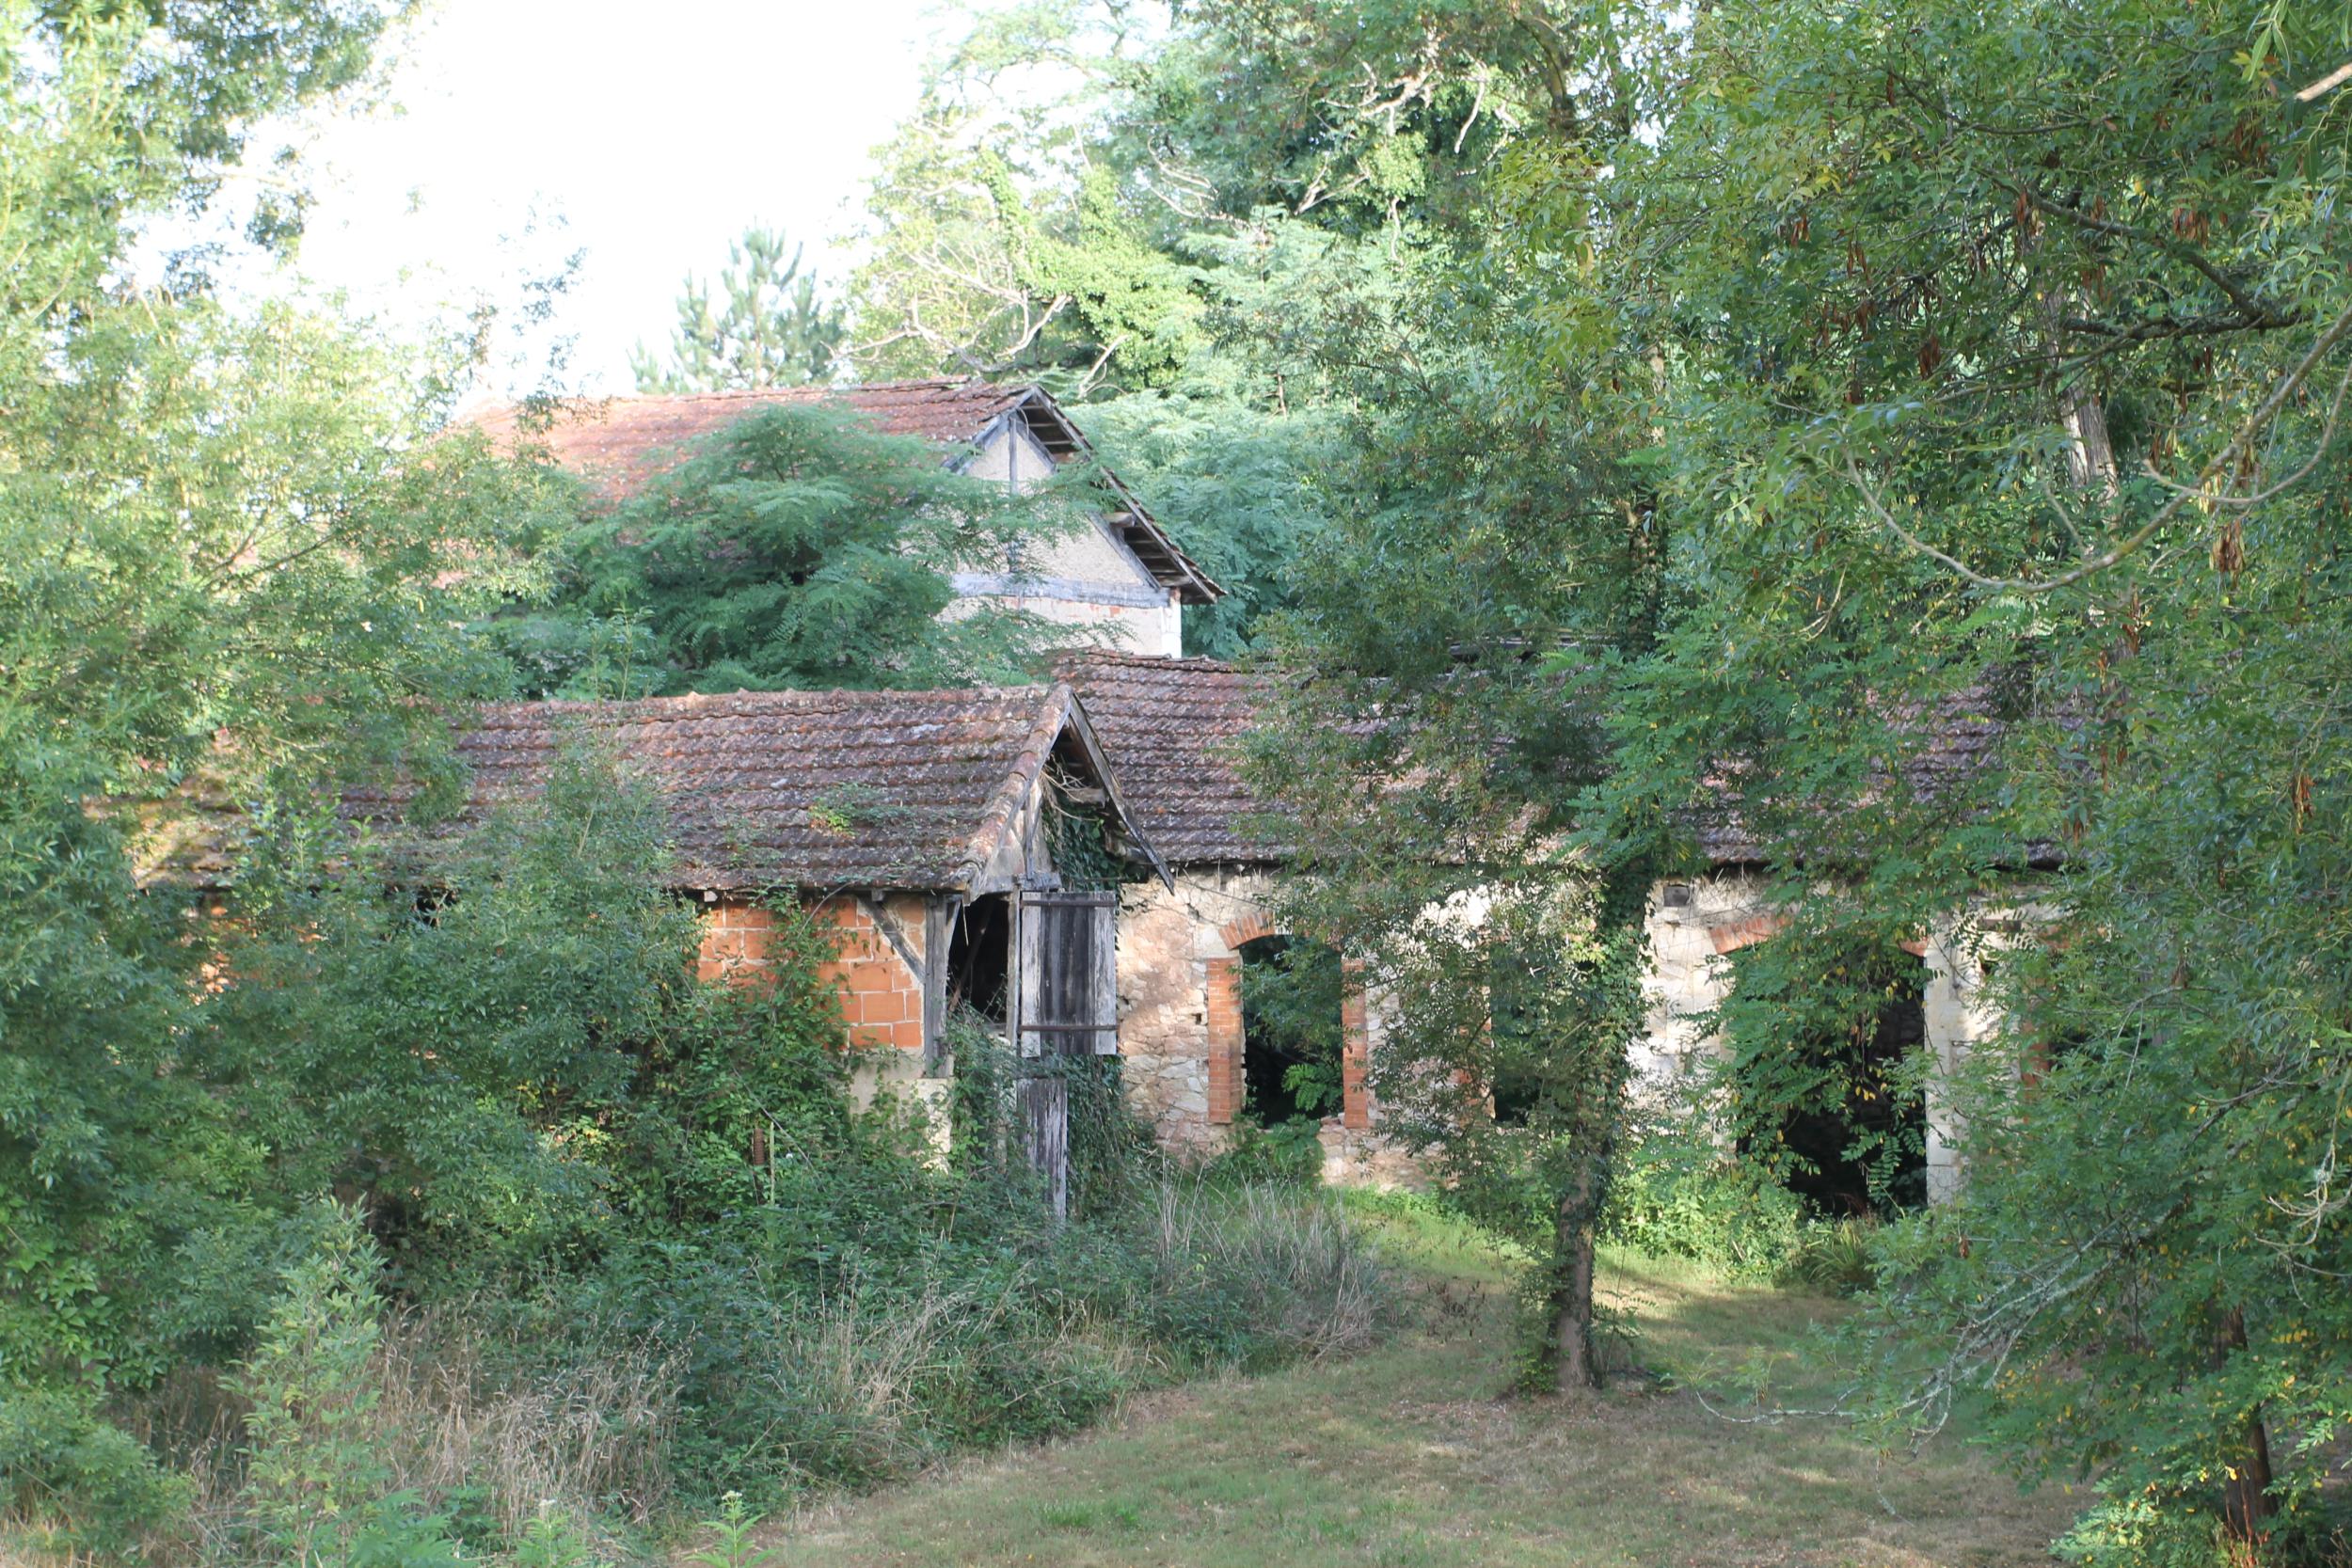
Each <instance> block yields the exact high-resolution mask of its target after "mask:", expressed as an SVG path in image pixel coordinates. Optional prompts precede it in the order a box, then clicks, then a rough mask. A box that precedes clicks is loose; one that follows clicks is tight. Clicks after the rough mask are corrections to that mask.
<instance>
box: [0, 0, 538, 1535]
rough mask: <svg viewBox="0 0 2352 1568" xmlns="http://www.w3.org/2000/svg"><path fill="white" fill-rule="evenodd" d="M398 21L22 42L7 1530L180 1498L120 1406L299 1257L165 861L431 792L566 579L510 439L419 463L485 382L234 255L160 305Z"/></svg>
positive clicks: (0, 1189) (5, 463)
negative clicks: (501, 635)
mask: <svg viewBox="0 0 2352 1568" xmlns="http://www.w3.org/2000/svg"><path fill="white" fill-rule="evenodd" d="M387 16H388V11H387V9H386V8H378V7H374V6H372V5H366V4H358V5H349V6H339V7H335V8H326V9H322V8H314V7H308V6H294V5H278V4H265V3H256V4H238V5H230V6H213V7H186V6H179V7H152V8H150V7H130V8H109V7H75V6H64V7H60V6H43V7H34V6H22V5H20V6H12V7H9V8H7V9H6V10H5V11H0V35H4V36H0V123H4V124H5V125H6V127H7V131H6V136H5V139H6V142H7V147H8V155H7V157H6V159H5V161H0V248H4V249H5V250H6V252H7V254H8V257H9V282H8V289H7V290H6V292H5V297H0V404H5V406H6V407H7V408H8V420H6V428H5V430H0V541H5V547H0V1227H5V1230H6V1234H7V1236H8V1243H7V1245H6V1249H5V1252H0V1402H6V1404H7V1406H8V1411H9V1424H10V1427H11V1430H14V1431H17V1432H19V1433H21V1434H22V1437H21V1440H18V1441H12V1442H11V1443H10V1444H9V1445H8V1447H9V1452H8V1459H7V1465H6V1473H5V1476H0V1497H5V1498H6V1499H7V1500H8V1502H9V1503H10V1504H12V1505H15V1504H31V1505H38V1501H39V1499H40V1498H42V1497H46V1496H49V1495H50V1489H51V1488H52V1487H53V1486H54V1487H62V1488H64V1489H65V1495H67V1496H83V1497H89V1498H93V1499H96V1500H95V1501H94V1503H93V1509H94V1517H95V1518H96V1519H97V1520H98V1521H99V1526H100V1528H113V1527H114V1526H115V1525H116V1524H122V1525H124V1528H127V1520H126V1519H125V1518H124V1515H126V1514H127V1513H133V1512H137V1511H139V1510H142V1509H145V1508H148V1507H149V1506H152V1507H154V1508H156V1509H161V1508H163V1507H164V1506H165V1505H166V1504H167V1502H168V1501H169V1497H168V1496H167V1494H168V1493H169V1491H170V1490H171V1489H170V1488H168V1487H167V1486H165V1485H162V1484H160V1483H159V1482H157V1481H155V1480H154V1479H153V1478H152V1477H151V1476H150V1475H148V1474H147V1473H146V1466H145V1465H144V1464H143V1462H141V1461H140V1460H139V1459H138V1457H137V1456H136V1454H135V1451H134V1450H133V1449H131V1448H130V1447H129V1445H127V1444H126V1443H124V1442H121V1441H118V1440H117V1439H116V1438H115V1437H113V1436H110V1435H109V1434H108V1433H107V1432H106V1431H105V1430H104V1427H103V1423H102V1422H101V1421H100V1418H99V1417H98V1415H97V1412H98V1410H99V1408H100V1407H101V1405H102V1403H103V1402H104V1401H105V1400H106V1399H107V1398H108V1397H109V1396H110V1395H112V1394H115V1393H117V1392H120V1391H124V1390H129V1389H135V1388H138V1387H140V1386H144V1385H147V1384H149V1383H151V1382H152V1381H153V1380H154V1379H156V1378H157V1377H158V1376H159V1375H160V1374H161V1373H162V1372H163V1371H164V1370H167V1368H168V1367H170V1366H171V1365H173V1364H174V1363H175V1362H176V1361H177V1360H178V1359H179V1358H180V1357H181V1356H182V1355H183V1354H187V1353H188V1351H189V1350H190V1349H191V1347H195V1346H200V1345H204V1344H207V1343H210V1342H212V1341H213V1339H214V1337H215V1335H217V1334H220V1333H223V1332H227V1333H229V1334H230V1335H231V1336H233V1335H234V1334H235V1333H237V1332H241V1331H242V1328H243V1327H244V1326H246V1325H248V1324H249V1323H250V1320H251V1313H252V1306H251V1294H252V1281H253V1278H254V1277H255V1275H254V1274H253V1273H252V1272H251V1271H250V1265H251V1264H252V1263H253V1261H254V1259H255V1258H256V1256H257V1254H259V1253H262V1252H265V1251H266V1250H267V1249H266V1246H265V1245H263V1244H262V1243H260V1242H259V1241H257V1240H256V1238H257V1237H258V1236H260V1235H261V1234H262V1233H263V1232H265V1231H266V1230H267V1228H268V1216H267V1215H266V1214H258V1215H257V1213H256V1212H255V1210H254V1205H253V1203H252V1196H253V1193H254V1188H255V1182H256V1180H257V1177H258V1173H259V1170H260V1168H261V1166H262V1164H263V1163H264V1161H265V1159H266V1156H267V1151H266V1150H265V1149H264V1148H263V1147H262V1145H261V1144H260V1143H259V1142H258V1141H257V1140H256V1139H255V1138H254V1137H253V1136H252V1134H251V1133H250V1132H249V1130H248V1129H247V1128H246V1126H244V1125H243V1123H242V1114H243V1112H244V1111H245V1110H246V1109H248V1108H249V1107H250V1106H251V1105H252V1104H254V1103H260V1104H262V1105H266V1104H267V1102H268V1099H267V1093H266V1092H265V1093H264V1094H263V1096H262V1098H261V1099H260V1100H259V1101H246V1100H244V1099H242V1098H241V1097H240V1096H239V1095H237V1094H235V1093H226V1092H220V1091H219V1090H218V1089H217V1088H216V1086H215V1085H213V1084H211V1083H210V1082H209V1081H208V1072H207V1069H206V1065H205V1063H204V1062H203V1061H202V1060H201V1059H200V1053H198V1052H197V1051H196V1050H195V1047H196V1046H197V1044H198V1042H199V1039H200V1037H201V1036H202V1032H203V1031H202V1027H201V1017H200V1008H199V1006H198V1004H197V987H196V985H195V983H194V982H195V981H196V980H197V978H198V971H199V967H200V966H201V965H202V964H203V963H204V962H205V961H206V960H207V959H208V958H211V957H212V956H213V955H212V953H211V951H210V950H209V947H208V945H207V944H206V943H203V942H198V941H193V940H191V932H192V927H191V924H190V922H189V920H188V918H187V915H188V913H189V911H187V910H186V909H185V908H184V906H183V903H182V902H181V900H179V899H177V898H176V897H174V896H173V895H171V894H169V893H168V892H167V891H160V890H159V891H157V892H154V893H146V894H143V893H142V892H141V891H140V885H139V881H138V879H137V878H136V877H135V875H134V867H135V865H136V866H140V867H143V868H144V869H146V870H147V871H150V872H152V871H155V870H157V869H169V868H170V867H171V863H173V862H174V861H175V859H176V858H184V856H183V855H181V856H176V855H175V851H182V852H184V851H186V850H187V849H188V848H189V847H190V846H191V844H192V843H193V842H196V841H200V840H202V839H204V838H206V837H208V836H210V835H211V833H212V832H215V831H216V830H218V829H220V828H222V827H223V826H224V825H225V823H226V820H227V819H228V818H229V817H230V815H231V812H232V811H233V809H234V808H236V807H244V808H246V809H247V811H248V812H249V814H250V816H251V817H252V818H254V819H259V820H267V819H270V818H271V817H272V816H289V815H290V816H296V817H298V816H301V815H302V813H303V812H304V810H305V809H306V805H305V803H307V802H309V801H311V800H315V799H316V790H317V789H318V787H319V785H320V784H322V782H323V781H324V779H325V777H326V775H327V774H329V773H336V772H340V773H344V774H352V773H361V772H364V771H366V770H368V769H370V768H377V767H384V766H388V765H390V764H392V763H394V762H397V761H401V760H405V761H407V762H409V763H410V764H412V765H413V766H414V767H415V768H417V770H418V771H420V772H422V773H428V774H429V773H430V772H431V771H432V768H431V766H430V765H431V756H430V752H431V750H432V747H433V745H434V742H435V738H436V736H437V731H438V729H439V725H438V723H437V721H436V720H435V718H434V717H433V710H432V705H433V704H434V703H436V702H441V701H451V700H462V699H464V698H466V697H469V696H471V695H478V694H489V693H492V692H494V691H495V690H496V689H498V681H499V675H500V672H499V671H498V669H497V667H496V665H495V663H494V662H493V661H491V660H488V659H485V657H484V656H483V650H481V649H480V648H478V647H477V646H474V645H472V644H471V643H470V642H469V641H468V640H467V639H466V638H465V637H464V636H463V634H462V633H461V632H460V631H459V630H457V627H458V626H460V625H461V624H462V623H463V622H464V621H465V620H467V619H468V618H469V617H470V616H471V615H472V614H474V613H476V612H477V610H478V609H479V608H480V607H481V606H483V605H485V603H486V602H488V601H489V600H490V599H491V598H492V597H493V596H494V595H497V594H505V593H511V592H516V591H523V590H528V589H529V588H530V587H531V586H532V582H533V580H534V578H535V572H534V570H533V568H532V563H531V561H530V553H531V551H532V547H533V546H534V545H535V543H536V542H537V540H538V539H539V538H540V537H541V536H542V534H543V532H544V529H545V525H546V524H547V522H548V517H549V512H548V497H547V495H546V493H545V488H544V486H542V485H541V484H540V483H539V482H538V480H537V479H536V478H535V476H533V475H532V474H531V473H529V472H528V471H527V470H525V469H523V468H521V467H517V466H515V465H512V464H510V463H507V462H505V461H504V460H502V459H500V458H498V457H497V456H495V455H494V454H492V453H490V452H488V451H485V449H484V448H483V447H482V445H481V444H480V443H479V442H474V441H468V440H465V439H453V440H450V441H448V442H446V443H444V444H442V445H441V446H440V447H438V448H437V460H436V461H435V462H433V463H430V464H420V463H416V462H414V461H412V459H411V454H412V453H413V451H414V450H415V449H416V447H417V445H418V443H419V442H420V441H421V440H422V439H423V438H424V436H426V435H427V434H428V433H429V432H430V431H431V430H432V429H433V428H434V427H435V425H436V424H437V423H438V421H439V418H440V415H441V413H442V412H443V410H442V407H441V404H440V393H439V390H438V389H439V388H445V387H446V386H447V385H448V384H449V379H450V377H449V374H448V372H450V371H452V370H453V369H457V368H460V367H458V366H453V365H452V364H450V363H447V362H437V359H436V356H417V355H409V354H405V353H402V352H397V351H395V350H394V349H392V348H391V347H389V346H388V345H386V344H384V343H382V342H379V341H373V340H372V339H370V338H368V337H367V336H365V335H364V334H362V333H359V332H357V331H354V330H352V329H351V328H349V327H347V326H345V325H342V324H341V323H338V322H337V321H335V320H333V319H332V318H331V317H328V316H326V315H323V314H321V313H319V312H317V311H315V310H314V309H310V307H309V306H308V305H306V304H305V303H304V302H303V301H302V300H300V299H299V298H298V297H282V298H278V299H272V300H267V301H264V302H260V303H253V304H246V305H232V304H230V303H227V302H225V301H224V300H222V299H220V298H217V297H215V295H214V294H213V293H211V292H210V291H209V289H208V286H207V278H206V263H205V261H204V258H203V257H202V256H200V255H197V254H189V255H183V256H180V257H177V258H173V259H170V260H169V261H167V263H166V271H167V277H168V281H169V284H170V287H169V289H168V291H163V290H158V289H152V288H149V287H146V286H144V285H142V284H140V283H139V282H138V281H137V279H139V278H140V277H142V276H144V275H145V274H146V273H148V272H151V271H152V270H153V269H152V267H151V265H149V264H148V262H147V261H145V260H144V257H145V254H146V247H147V241H148V239H149V237H150V236H151V234H152V233H153V232H154V229H153V225H154V224H155V223H156V222H157V220H159V219H163V218H165V217H166V216H167V214H175V213H177V214H199V215H200V214H203V213H204V212H205V211H206V210H207V209H208V208H210V209H212V211H213V214H214V215H215V217H222V218H226V217H230V216H232V215H234V214H230V213H228V212H226V211H225V210H223V206H222V205H215V203H224V204H225V198H226V195H227V193H228V192H230V191H231V190H238V189H249V188H252V187H251V185H250V184H249V183H247V182H238V183H236V184H234V185H231V184H230V183H229V182H227V175H228V174H229V173H230V171H231V169H232V168H233V167H234V166H236V165H237V164H238V163H239V162H240V161H241V159H242V158H243V157H244V156H245V155H246V151H247V150H248V149H251V148H255V147H258V146H260V145H262V144H261V143H260V142H259V141H258V140H257V138H260V137H262V136H263V135H267V134H269V129H270V128H277V127H283V126H286V125H288V124H290V123H291V122H292V119H294V118H296V117H298V116H299V114H300V113H301V111H302V110H303V108H304V106H305V105H306V104H307V103H311V102H313V101H315V100H317V99H318V98H320V97H322V96H324V95H327V94H331V93H334V92H336V91H337V90H339V89H341V88H343V87H349V86H352V85H355V84H356V83H357V82H358V81H359V79H360V78H361V77H362V75H363V74H364V72H365V71H366V69H367V67H368V63H369V52H370V44H371V42H372V40H373V38H374V37H375V36H376V33H377V32H378V30H379V29H380V28H381V27H382V25H383V24H384V23H385V22H386V20H387ZM268 186H269V188H270V189H271V190H272V191H273V192H274V193H276V194H274V195H273V197H272V198H270V199H268V200H265V201H264V202H262V204H261V205H260V206H258V207H256V208H254V209H252V210H251V211H250V212H248V213H247V214H245V215H246V216H247V217H248V218H249V220H250V224H249V227H251V228H252V229H253V230H256V231H257V233H258V234H259V236H260V237H261V238H262V239H263V240H265V241H266V242H268V243H269V244H271V245H282V244H284V243H286V242H288V241H290V240H291V238H292V236H293V234H294V232H295V230H297V228H298V224H299V218H300V205H301V198H300V186H301V182H300V178H299V170H298V168H296V167H295V166H292V165H281V166H278V168H277V170H276V173H275V175H274V177H273V179H272V180H271V181H270V182H268ZM288 802H292V804H287V803H288ZM284 1201H290V1200H284ZM264 1207H266V1206H264ZM230 1298H234V1299H235V1300H236V1301H238V1302H240V1303H242V1305H239V1306H230V1305H228V1302H229V1300H230ZM36 1424H38V1425H39V1426H40V1427H42V1428H45V1429H46V1430H45V1433H43V1434H42V1435H41V1436H40V1437H39V1438H38V1439H36V1438H34V1437H33V1435H32V1429H33V1427H34V1426H35V1425H36Z"/></svg>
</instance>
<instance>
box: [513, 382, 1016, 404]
mask: <svg viewBox="0 0 2352 1568" xmlns="http://www.w3.org/2000/svg"><path fill="white" fill-rule="evenodd" d="M1031 385H1033V384H1032V383H1030V382H1026V381H989V380H986V379H984V378H982V377H980V376H977V375H971V376H962V377H956V376H944V375H942V376H913V377H909V378H908V379H906V380H903V381H851V382H845V383H834V382H815V381H812V382H807V383H804V384H803V385H801V386H798V387H711V388H702V389H699V390H696V391H691V392H602V393H586V392H583V393H581V394H580V396H578V397H565V398H558V399H556V400H555V401H556V403H557V404H559V405H562V406H566V407H570V406H577V405H579V404H595V403H702V402H711V403H753V402H757V401H758V400H759V399H761V398H774V397H811V398H821V397H829V396H840V395H847V394H850V393H855V392H912V391H940V392H947V391H961V390H963V389H964V388H973V389H976V390H977V389H979V388H986V389H988V390H990V391H997V392H1010V391H1025V390H1027V389H1028V388H1029V387H1030V386H1031ZM493 406H499V405H493ZM504 406H506V407H512V406H513V405H512V404H507V405H504Z"/></svg>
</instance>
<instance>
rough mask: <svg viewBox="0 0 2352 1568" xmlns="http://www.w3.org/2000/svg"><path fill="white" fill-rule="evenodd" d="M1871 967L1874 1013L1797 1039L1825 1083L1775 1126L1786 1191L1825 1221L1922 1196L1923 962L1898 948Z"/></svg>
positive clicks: (1919, 1201) (1921, 1200)
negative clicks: (1918, 1066) (1784, 1158)
mask: <svg viewBox="0 0 2352 1568" xmlns="http://www.w3.org/2000/svg"><path fill="white" fill-rule="evenodd" d="M1872 968H1873V971H1874V974H1873V976H1872V978H1873V980H1874V981H1875V982H1876V989H1877V990H1878V992H1879V995H1880V1001H1879V1004H1878V1006H1877V1009H1876V1013H1875V1016H1873V1017H1869V1018H1866V1019H1862V1020H1859V1021H1856V1022H1853V1023H1852V1024H1851V1025H1848V1026H1847V1027H1845V1028H1844V1029H1842V1030H1841V1031H1839V1032H1837V1033H1835V1034H1831V1035H1826V1036H1821V1037H1814V1038H1810V1039H1807V1040H1804V1042H1802V1044H1801V1045H1800V1047H1799V1049H1800V1050H1801V1051H1802V1053H1804V1058H1805V1066H1806V1068H1807V1069H1813V1070H1819V1071H1822V1072H1825V1073H1826V1074H1827V1079H1828V1082H1829V1083H1830V1084H1831V1085H1833V1087H1832V1088H1830V1089H1829V1090H1827V1091H1825V1093H1824V1095H1823V1097H1822V1098H1820V1099H1819V1100H1817V1101H1815V1102H1814V1103H1812V1104H1810V1105H1807V1106H1804V1107H1803V1108H1801V1109H1798V1110H1794V1111H1791V1112H1790V1113H1789V1114H1788V1116H1787V1117H1784V1118H1783V1119H1782V1121H1781V1125H1780V1138H1781V1143H1782V1146H1783V1148H1785V1149H1786V1150H1787V1152H1788V1154H1789V1155H1792V1156H1794V1158H1793V1159H1792V1160H1791V1161H1790V1164H1789V1172H1788V1189H1789V1190H1790V1191H1791V1192H1793V1193H1795V1194H1796V1195H1797V1196H1799V1197H1802V1198H1804V1200H1805V1202H1806V1203H1807V1204H1809V1205H1810V1206H1811V1207H1812V1208H1813V1209H1814V1210H1815V1211H1816V1212H1820V1213H1822V1214H1826V1215H1829V1216H1831V1217H1832V1218H1842V1217H1845V1216H1848V1215H1860V1214H1871V1213H1883V1212H1888V1211H1891V1210H1897V1209H1915V1208H1918V1207H1920V1206H1921V1205H1923V1204H1925V1203H1926V1202H1927V1198H1928V1164H1927V1128H1928V1113H1927V1101H1926V1096H1925V1095H1924V1094H1923V1093H1922V1091H1921V1089H1920V1087H1919V1085H1918V1082H1917V1077H1916V1072H1915V1069H1914V1068H1913V1066H1912V1063H1913V1059H1914V1058H1915V1055H1916V1054H1917V1053H1919V1052H1920V1051H1922V1050H1924V1049H1925V1048H1926V1045H1927V1037H1928V1019H1927V977H1928V970H1927V965H1926V963H1925V962H1923V961H1922V960H1920V959H1919V958H1915V957H1914V956H1912V955H1911V954H1909V953H1907V952H1903V951H1901V950H1899V949H1898V950H1896V951H1894V952H1893V953H1891V954H1889V955H1887V956H1885V957H1884V958H1874V960H1873V962H1872ZM1841 1091H1842V1092H1841Z"/></svg>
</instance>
